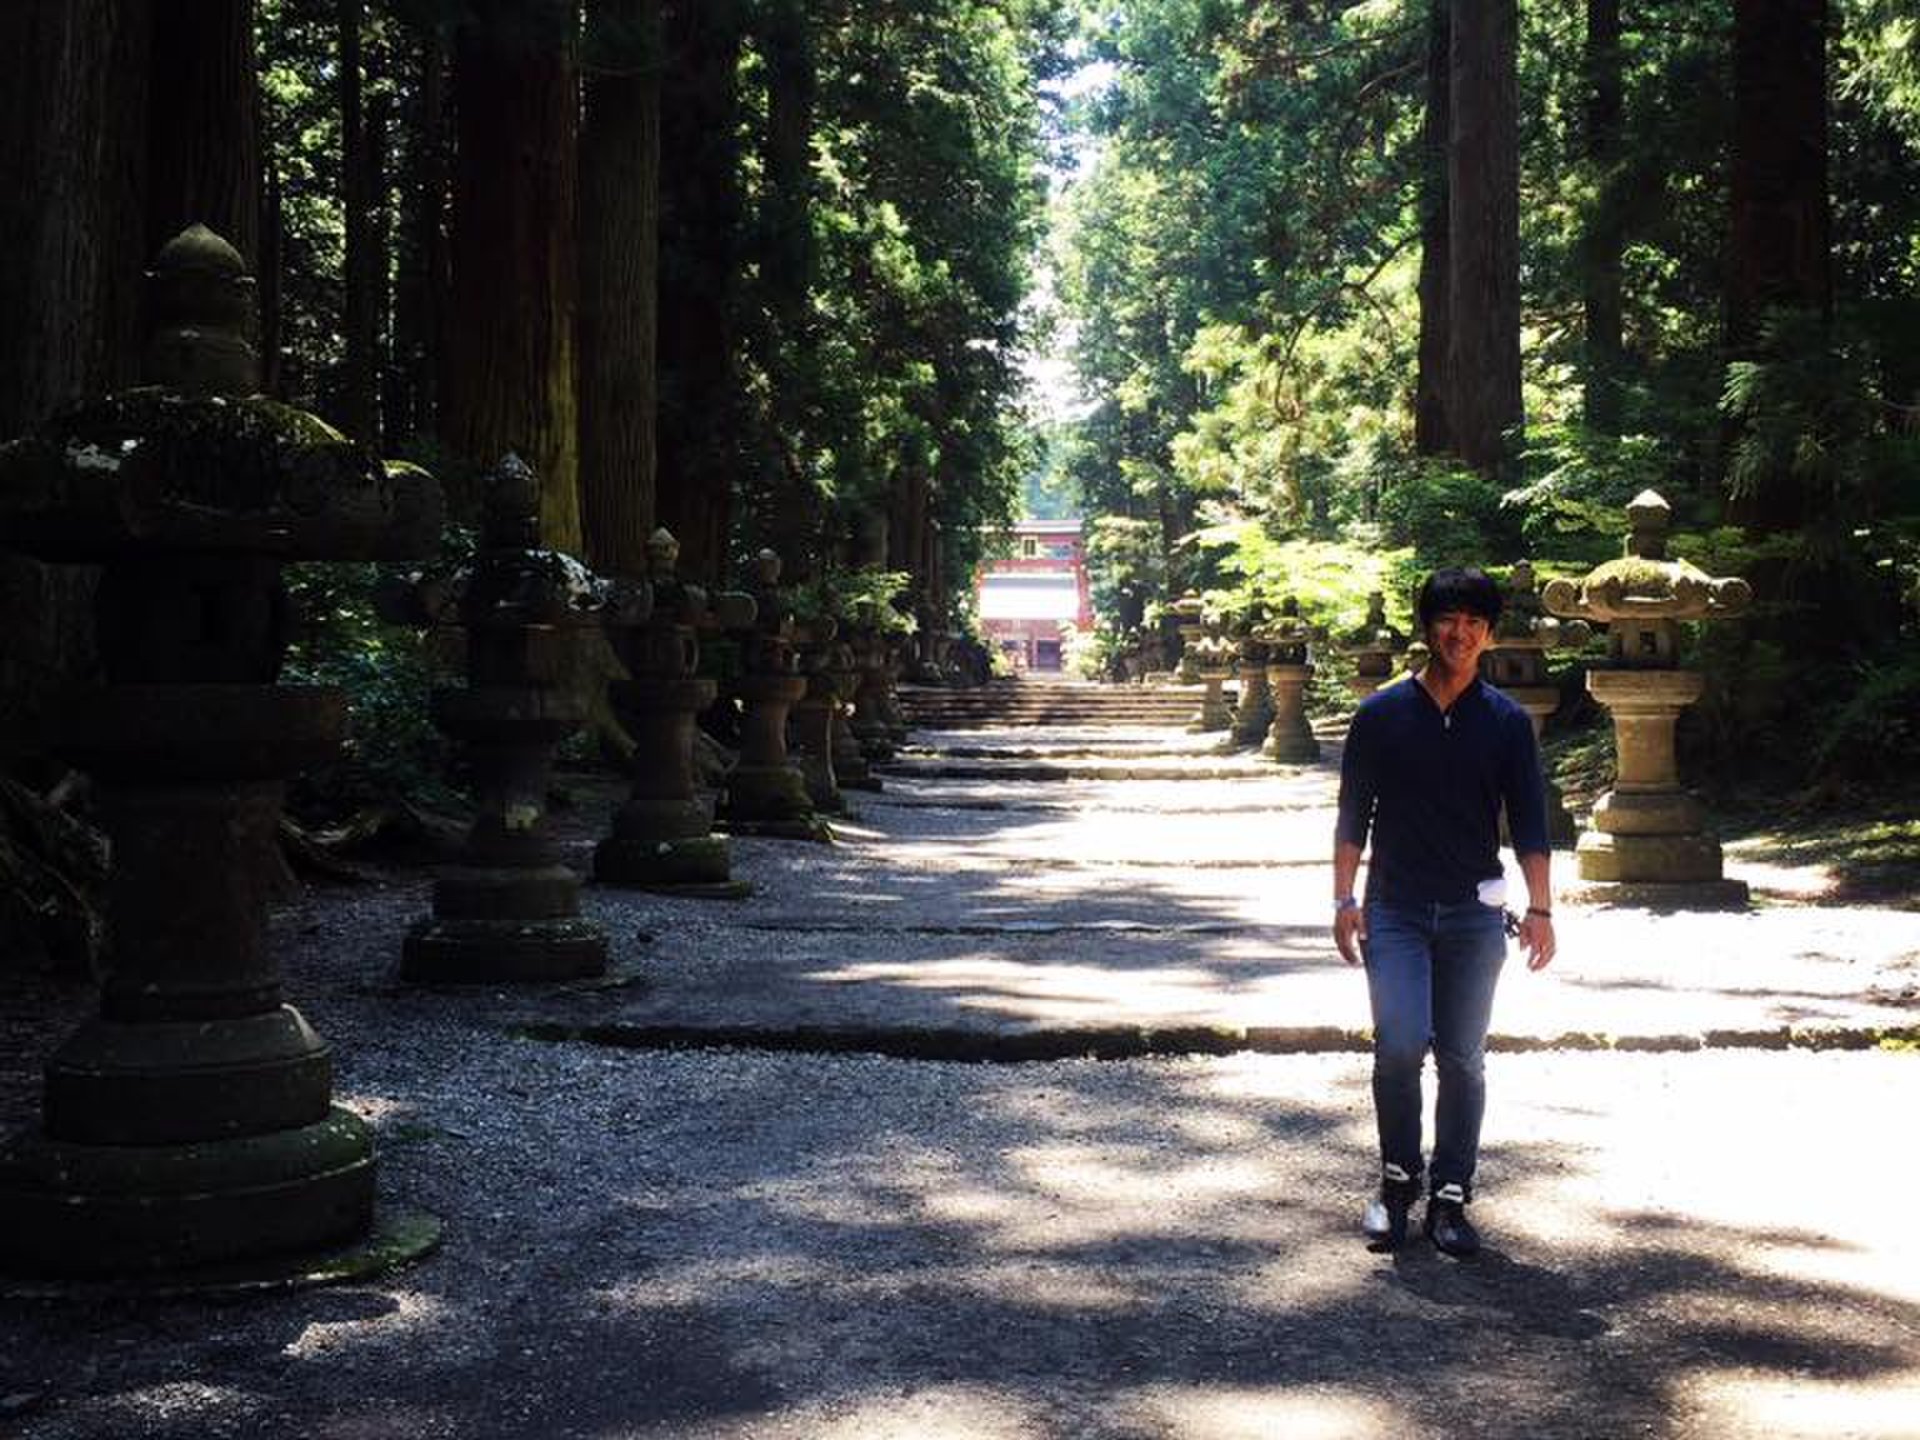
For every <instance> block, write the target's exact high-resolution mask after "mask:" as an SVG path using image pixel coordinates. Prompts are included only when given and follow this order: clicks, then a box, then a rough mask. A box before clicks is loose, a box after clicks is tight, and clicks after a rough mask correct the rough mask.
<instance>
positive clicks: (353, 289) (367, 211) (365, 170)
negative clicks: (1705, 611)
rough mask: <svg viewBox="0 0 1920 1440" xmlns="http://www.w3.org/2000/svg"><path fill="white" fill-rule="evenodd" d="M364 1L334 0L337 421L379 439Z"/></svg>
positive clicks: (366, 438) (364, 437)
mask: <svg viewBox="0 0 1920 1440" xmlns="http://www.w3.org/2000/svg"><path fill="white" fill-rule="evenodd" d="M365 18H366V17H365V6H364V4H363V3H362V0H338V6H337V11H336V23H337V24H338V26H339V36H340V38H339V44H340V73H339V85H340V191H341V199H342V202H343V204H342V209H343V213H344V219H345V226H346V265H345V282H346V283H345V285H344V286H343V289H344V292H345V294H344V298H343V303H342V307H341V311H342V313H341V329H342V330H343V331H344V332H345V334H344V338H345V340H346V363H345V364H344V366H343V367H342V372H341V385H340V408H339V413H338V415H337V416H335V417H334V419H335V422H336V423H337V424H338V425H339V426H340V428H341V429H342V430H344V431H346V433H347V434H349V435H351V436H352V437H353V438H354V439H356V440H359V441H362V442H364V443H367V444H374V445H377V444H378V442H379V433H380V426H379V419H378V415H379V411H378V406H377V404H376V401H375V395H376V393H377V392H376V390H375V388H374V381H375V369H376V364H377V361H376V348H377V347H376V305H377V296H376V289H377V287H378V285H379V270H378V268H377V264H378V261H377V257H376V254H375V251H374V236H373V197H374V188H373V184H372V181H373V176H372V174H371V173H370V171H371V166H370V164H369V153H368V152H369V146H368V135H367V116H366V105H365V103H364V86H363V83H362V80H363V72H362V51H363V48H364V47H363V46H362V44H361V39H362V35H361V31H362V26H363V23H364V21H365Z"/></svg>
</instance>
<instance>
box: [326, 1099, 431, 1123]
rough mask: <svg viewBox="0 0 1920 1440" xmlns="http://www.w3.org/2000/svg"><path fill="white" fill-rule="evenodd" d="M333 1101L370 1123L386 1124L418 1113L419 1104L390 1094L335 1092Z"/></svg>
mask: <svg viewBox="0 0 1920 1440" xmlns="http://www.w3.org/2000/svg"><path fill="white" fill-rule="evenodd" d="M333 1103H334V1104H336V1105H338V1106H340V1107H341V1108H342V1109H345V1110H351V1111H352V1112H353V1113H354V1114H355V1115H358V1116H359V1117H360V1118H361V1119H362V1120H364V1121H366V1122H367V1124H369V1125H385V1124H388V1123H390V1122H391V1121H393V1120H395V1119H396V1118H399V1117H403V1116H409V1115H416V1114H418V1113H419V1109H420V1107H419V1105H418V1104H416V1103H415V1102H414V1101H411V1100H395V1099H394V1098H393V1097H392V1096H389V1095H357V1094H341V1093H340V1092H338V1091H335V1092H334V1097H333Z"/></svg>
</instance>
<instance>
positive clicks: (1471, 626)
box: [1427, 610, 1493, 673]
mask: <svg viewBox="0 0 1920 1440" xmlns="http://www.w3.org/2000/svg"><path fill="white" fill-rule="evenodd" d="M1492 643H1493V626H1491V625H1490V624H1488V623H1487V619H1486V617H1485V616H1484V615H1475V614H1474V613H1473V612H1472V611H1470V610H1442V611H1441V612H1440V613H1439V614H1438V615H1436V616H1434V617H1433V619H1432V620H1430V621H1428V622H1427V649H1428V651H1429V652H1430V653H1431V654H1432V655H1433V656H1434V658H1435V659H1437V660H1439V661H1440V662H1441V663H1442V664H1443V665H1445V666H1446V668H1447V669H1449V670H1452V671H1455V672H1457V673H1458V672H1465V671H1471V670H1472V669H1474V668H1475V667H1476V666H1477V665H1479V663H1480V655H1481V652H1482V651H1484V650H1485V649H1486V648H1487V647H1488V646H1489V645H1491V644H1492Z"/></svg>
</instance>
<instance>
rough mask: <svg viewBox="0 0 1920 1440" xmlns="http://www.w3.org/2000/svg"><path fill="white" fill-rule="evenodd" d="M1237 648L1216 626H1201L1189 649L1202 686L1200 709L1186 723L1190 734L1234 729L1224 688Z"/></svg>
mask: <svg viewBox="0 0 1920 1440" xmlns="http://www.w3.org/2000/svg"><path fill="white" fill-rule="evenodd" d="M1237 648H1238V647H1236V646H1235V645H1234V643H1233V641H1231V640H1229V639H1228V638H1227V637H1226V636H1225V635H1222V634H1220V633H1218V631H1217V630H1216V629H1215V627H1213V626H1212V625H1204V624H1203V626H1202V628H1201V633H1200V638H1199V639H1197V640H1195V641H1194V642H1193V644H1192V645H1191V646H1190V647H1189V649H1190V650H1191V651H1192V654H1193V668H1194V674H1195V675H1197V676H1198V677H1199V679H1200V683H1201V685H1202V686H1204V687H1205V688H1204V689H1203V690H1202V691H1201V692H1200V709H1199V710H1198V712H1196V713H1195V715H1194V717H1193V719H1192V720H1191V721H1190V722H1188V724H1187V729H1188V730H1189V731H1190V732H1191V733H1193V734H1196V735H1203V734H1212V733H1216V732H1219V731H1223V730H1231V729H1232V728H1233V707H1232V706H1231V705H1229V704H1228V703H1227V695H1226V685H1227V682H1228V681H1229V680H1231V679H1233V661H1234V656H1235V653H1236V650H1237Z"/></svg>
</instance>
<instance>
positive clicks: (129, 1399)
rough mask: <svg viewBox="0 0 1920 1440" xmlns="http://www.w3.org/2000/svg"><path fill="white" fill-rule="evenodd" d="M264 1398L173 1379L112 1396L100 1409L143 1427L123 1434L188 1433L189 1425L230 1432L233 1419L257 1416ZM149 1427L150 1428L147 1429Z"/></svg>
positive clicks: (210, 1432) (218, 1432)
mask: <svg viewBox="0 0 1920 1440" xmlns="http://www.w3.org/2000/svg"><path fill="white" fill-rule="evenodd" d="M266 1406H267V1402H266V1400H265V1399H264V1398H263V1397H261V1396H259V1395H256V1394H254V1393H252V1392H251V1391H247V1390H239V1389H235V1388H234V1387H233V1386H231V1385H208V1384H205V1383H203V1382H201V1381H198V1380H174V1381H170V1382H168V1383H166V1384H161V1385H149V1386H147V1387H146V1388H145V1389H141V1390H132V1391H129V1392H127V1393H126V1394H124V1395H116V1396H113V1397H112V1398H111V1399H110V1400H108V1401H107V1402H106V1404H105V1405H103V1406H102V1407H101V1409H102V1410H103V1411H104V1412H105V1413H106V1414H108V1415H121V1416H125V1417H127V1418H128V1419H130V1420H134V1421H135V1422H136V1423H137V1424H139V1425H140V1426H141V1427H142V1428H141V1429H140V1430H137V1431H123V1432H118V1433H125V1434H147V1433H151V1430H152V1429H158V1428H166V1429H168V1430H170V1431H171V1432H172V1433H175V1434H185V1433H188V1426H189V1425H192V1426H195V1427H199V1426H204V1427H207V1428H206V1429H205V1430H204V1431H203V1432H202V1433H205V1434H208V1435H230V1434H233V1433H235V1432H234V1431H233V1430H232V1429H230V1428H229V1427H230V1426H232V1425H233V1424H234V1423H235V1422H236V1421H238V1420H241V1419H244V1418H249V1417H258V1416H259V1415H260V1414H261V1413H262V1412H263V1411H264V1410H265V1409H266ZM149 1427H151V1428H149Z"/></svg>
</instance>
